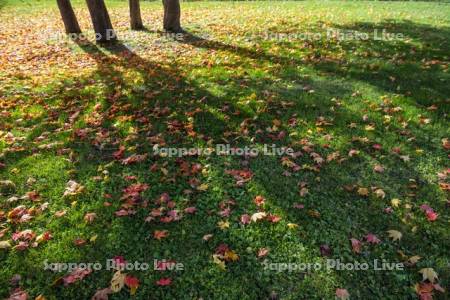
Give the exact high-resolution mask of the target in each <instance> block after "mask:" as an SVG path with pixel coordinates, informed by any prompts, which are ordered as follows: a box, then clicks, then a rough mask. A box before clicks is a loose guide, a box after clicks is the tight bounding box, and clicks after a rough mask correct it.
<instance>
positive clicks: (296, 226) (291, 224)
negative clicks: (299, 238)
mask: <svg viewBox="0 0 450 300" xmlns="http://www.w3.org/2000/svg"><path fill="white" fill-rule="evenodd" d="M287 227H288V228H289V229H295V228H298V224H295V223H288V224H287Z"/></svg>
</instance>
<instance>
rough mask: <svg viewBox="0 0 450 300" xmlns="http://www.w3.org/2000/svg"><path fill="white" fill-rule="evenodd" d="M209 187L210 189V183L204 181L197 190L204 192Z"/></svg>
mask: <svg viewBox="0 0 450 300" xmlns="http://www.w3.org/2000/svg"><path fill="white" fill-rule="evenodd" d="M207 189H208V185H207V184H206V183H203V184H201V185H199V186H198V187H197V190H198V191H202V192H204V191H206V190H207Z"/></svg>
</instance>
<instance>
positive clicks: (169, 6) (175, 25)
mask: <svg viewBox="0 0 450 300" xmlns="http://www.w3.org/2000/svg"><path fill="white" fill-rule="evenodd" d="M163 6H164V23H163V26H164V30H166V31H170V32H181V31H183V30H182V29H181V25H180V17H181V8H180V0H163Z"/></svg>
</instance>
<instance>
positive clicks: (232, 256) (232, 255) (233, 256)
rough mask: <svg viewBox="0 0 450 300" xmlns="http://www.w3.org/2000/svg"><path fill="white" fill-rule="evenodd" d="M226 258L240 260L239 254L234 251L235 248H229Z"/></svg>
mask: <svg viewBox="0 0 450 300" xmlns="http://www.w3.org/2000/svg"><path fill="white" fill-rule="evenodd" d="M224 258H225V259H226V260H231V261H238V260H239V255H237V254H236V252H234V251H233V250H228V251H226V252H225V255H224Z"/></svg>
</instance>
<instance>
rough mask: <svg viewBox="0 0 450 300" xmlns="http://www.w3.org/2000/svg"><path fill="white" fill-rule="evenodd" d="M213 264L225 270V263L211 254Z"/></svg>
mask: <svg viewBox="0 0 450 300" xmlns="http://www.w3.org/2000/svg"><path fill="white" fill-rule="evenodd" d="M212 257H213V262H214V263H215V264H217V265H218V266H219V268H220V269H222V270H226V268H227V267H226V266H225V262H224V261H223V260H221V259H220V255H218V254H213V256H212Z"/></svg>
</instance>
